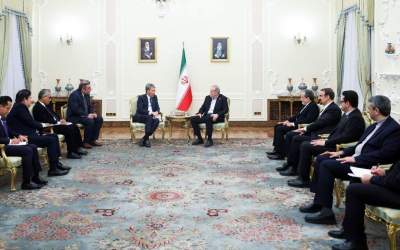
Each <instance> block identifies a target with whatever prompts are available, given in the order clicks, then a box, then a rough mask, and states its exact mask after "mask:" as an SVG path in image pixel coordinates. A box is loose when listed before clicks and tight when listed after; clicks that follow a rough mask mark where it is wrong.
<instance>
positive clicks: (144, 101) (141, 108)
mask: <svg viewBox="0 0 400 250" xmlns="http://www.w3.org/2000/svg"><path fill="white" fill-rule="evenodd" d="M145 90H146V94H144V95H140V96H138V101H137V109H136V114H132V115H133V116H132V121H133V122H139V123H144V124H146V125H145V134H144V136H143V138H142V139H141V140H140V141H139V145H140V146H142V147H148V148H149V147H151V144H150V140H149V138H150V136H151V135H152V134H153V133H154V132H155V131H156V129H157V128H158V124H159V123H160V120H159V117H160V106H159V105H158V99H157V96H156V87H155V85H154V84H152V83H148V84H146V87H145Z"/></svg>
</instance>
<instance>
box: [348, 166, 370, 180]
mask: <svg viewBox="0 0 400 250" xmlns="http://www.w3.org/2000/svg"><path fill="white" fill-rule="evenodd" d="M350 169H351V171H352V172H353V173H349V176H351V177H356V178H361V177H362V176H364V175H366V174H369V175H371V169H365V168H356V167H350Z"/></svg>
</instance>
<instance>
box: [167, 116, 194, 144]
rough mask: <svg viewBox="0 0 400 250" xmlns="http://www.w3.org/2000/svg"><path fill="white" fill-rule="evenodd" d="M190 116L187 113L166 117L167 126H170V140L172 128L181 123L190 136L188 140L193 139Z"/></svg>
mask: <svg viewBox="0 0 400 250" xmlns="http://www.w3.org/2000/svg"><path fill="white" fill-rule="evenodd" d="M190 118H191V116H188V115H185V116H183V115H182V116H176V115H167V116H166V117H165V120H166V122H167V126H169V137H168V140H170V139H171V138H172V130H173V127H174V124H181V126H182V127H183V128H185V129H186V135H187V137H188V141H190V140H191V138H190Z"/></svg>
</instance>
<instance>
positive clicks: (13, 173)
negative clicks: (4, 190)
mask: <svg viewBox="0 0 400 250" xmlns="http://www.w3.org/2000/svg"><path fill="white" fill-rule="evenodd" d="M9 171H10V176H11V186H10V189H11V191H15V190H17V188H16V182H17V169H16V168H10V169H9Z"/></svg>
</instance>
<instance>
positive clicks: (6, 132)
mask: <svg viewBox="0 0 400 250" xmlns="http://www.w3.org/2000/svg"><path fill="white" fill-rule="evenodd" d="M1 125H3V128H4V133H5V134H6V137H9V134H8V126H7V121H3V120H1Z"/></svg>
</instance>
